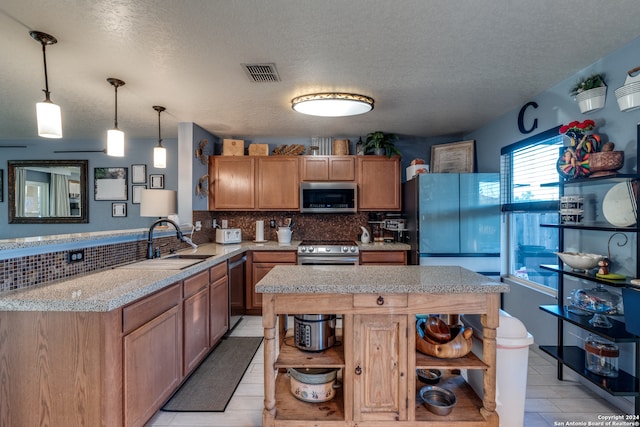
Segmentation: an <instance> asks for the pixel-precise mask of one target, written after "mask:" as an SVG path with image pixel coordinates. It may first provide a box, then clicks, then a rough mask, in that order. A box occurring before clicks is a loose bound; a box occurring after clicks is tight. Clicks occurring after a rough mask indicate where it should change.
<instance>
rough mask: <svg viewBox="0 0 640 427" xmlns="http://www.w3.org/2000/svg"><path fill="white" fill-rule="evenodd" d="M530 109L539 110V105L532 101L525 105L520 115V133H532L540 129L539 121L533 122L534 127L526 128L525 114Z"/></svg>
mask: <svg viewBox="0 0 640 427" xmlns="http://www.w3.org/2000/svg"><path fill="white" fill-rule="evenodd" d="M529 107H533V108H538V104H537V103H535V102H533V101H530V102H527V103H526V104H524V106H523V107H522V108H521V109H520V112H519V113H518V130H519V131H520V133H531V132H533V131H534V130H535V129H536V128H537V127H538V119H534V120H533V125H532V126H531V128H529V129H526V128H525V127H524V113H525V112H526V110H527V108H529Z"/></svg>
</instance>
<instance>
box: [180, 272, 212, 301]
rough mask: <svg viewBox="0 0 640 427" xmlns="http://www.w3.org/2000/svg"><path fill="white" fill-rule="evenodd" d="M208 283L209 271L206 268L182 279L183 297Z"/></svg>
mask: <svg viewBox="0 0 640 427" xmlns="http://www.w3.org/2000/svg"><path fill="white" fill-rule="evenodd" d="M208 285H209V272H208V271H207V270H205V271H202V272H200V273H198V274H194V275H193V276H191V277H189V278H188V279H184V297H185V298H189V297H190V296H191V295H193V294H195V293H196V292H198V291H199V290H200V289H202V288H204V287H205V286H208Z"/></svg>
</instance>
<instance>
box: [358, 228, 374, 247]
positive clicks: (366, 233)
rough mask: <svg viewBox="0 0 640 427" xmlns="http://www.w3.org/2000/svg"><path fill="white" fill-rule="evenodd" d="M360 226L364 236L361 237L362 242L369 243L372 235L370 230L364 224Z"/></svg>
mask: <svg viewBox="0 0 640 427" xmlns="http://www.w3.org/2000/svg"><path fill="white" fill-rule="evenodd" d="M360 228H361V229H362V236H361V237H360V241H361V242H362V243H369V242H370V241H371V235H370V234H369V230H367V229H366V228H364V227H363V226H360Z"/></svg>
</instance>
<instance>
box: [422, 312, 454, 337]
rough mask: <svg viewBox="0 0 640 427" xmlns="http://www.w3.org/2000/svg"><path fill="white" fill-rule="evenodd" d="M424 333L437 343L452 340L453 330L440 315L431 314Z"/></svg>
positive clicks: (425, 324)
mask: <svg viewBox="0 0 640 427" xmlns="http://www.w3.org/2000/svg"><path fill="white" fill-rule="evenodd" d="M424 334H425V335H426V336H428V337H429V338H431V340H432V341H435V342H437V343H443V344H444V343H446V342H449V341H451V338H452V337H451V330H450V329H449V326H448V325H447V324H446V323H445V322H444V321H443V320H442V319H440V318H439V317H436V316H429V317H427V320H426V321H425V323H424Z"/></svg>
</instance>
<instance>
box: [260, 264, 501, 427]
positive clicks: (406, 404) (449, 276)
mask: <svg viewBox="0 0 640 427" xmlns="http://www.w3.org/2000/svg"><path fill="white" fill-rule="evenodd" d="M508 290H509V286H508V285H506V284H503V283H499V282H495V281H493V280H490V279H488V278H487V277H485V276H482V275H480V274H477V273H474V272H471V271H469V270H466V269H464V268H461V267H423V266H277V267H275V268H274V269H273V270H272V271H271V272H269V273H268V274H267V275H266V276H265V277H264V278H263V279H262V280H261V281H260V282H258V284H257V286H256V291H257V292H260V293H263V315H262V322H263V327H264V338H265V342H264V362H265V374H264V376H265V378H264V394H265V400H264V404H265V406H264V412H263V426H266V427H270V426H289V425H296V426H322V425H325V426H329V425H330V426H353V425H358V426H364V425H372V426H383V425H384V426H386V425H390V424H398V425H407V426H409V425H410V426H435V425H440V426H447V427H451V426H454V427H462V426H468V427H471V426H474V427H478V426H493V427H497V426H498V424H499V423H498V414H497V413H496V402H495V378H496V366H495V363H496V347H495V346H496V328H497V327H498V310H499V302H500V293H502V292H508ZM293 313H295V314H338V315H341V316H342V330H341V332H339V334H338V335H339V340H340V341H341V345H336V346H333V347H331V348H329V349H326V350H324V351H322V352H317V353H311V352H303V351H300V350H298V349H297V348H296V347H294V346H292V345H290V344H289V345H287V342H286V339H285V337H287V336H288V335H291V331H290V330H287V327H286V320H285V318H286V315H287V314H293ZM418 314H480V315H481V321H482V325H483V336H484V346H483V355H482V358H481V359H479V358H477V357H476V356H474V355H473V354H472V353H469V354H468V355H466V356H464V357H460V358H455V359H441V358H436V357H430V356H426V355H424V354H421V353H418V352H416V351H415V348H416V326H415V316H416V315H418ZM287 368H333V369H338V370H339V372H340V374H339V376H340V377H341V379H342V388H340V389H338V390H337V392H336V397H335V398H334V399H332V400H330V401H327V402H324V403H308V402H303V401H301V400H298V399H296V398H295V397H294V396H293V395H292V394H291V392H290V390H289V388H290V385H289V379H288V377H287V375H286V374H285V373H284V372H285V371H286V369H287ZM422 368H424V369H426V368H437V369H440V370H443V371H445V370H447V371H449V372H451V371H454V372H455V371H456V370H461V369H478V370H482V371H483V372H484V395H483V396H481V397H478V396H476V395H475V393H474V392H473V390H472V389H471V387H470V386H469V385H468V384H467V383H466V382H465V381H464V380H463V379H462V377H461V376H459V375H458V376H455V375H452V376H450V377H449V378H448V379H447V387H449V388H452V389H453V391H454V393H455V394H456V397H457V399H458V402H457V405H456V406H455V407H454V409H453V411H452V412H451V413H450V414H449V415H446V416H439V415H435V414H433V413H431V412H429V411H427V410H426V409H425V408H424V406H423V405H422V402H421V401H420V398H419V397H418V396H417V394H418V392H419V390H420V387H421V386H422V385H424V384H421V383H420V382H419V381H418V380H417V379H416V376H415V370H416V369H422Z"/></svg>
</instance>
